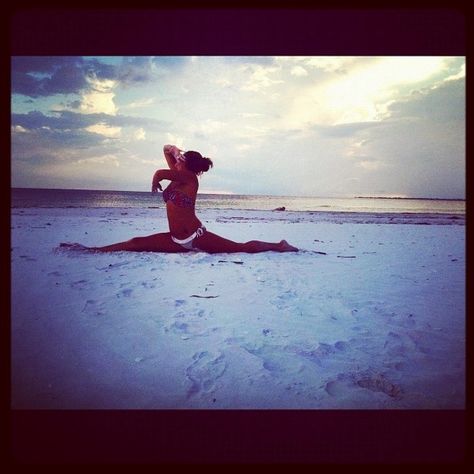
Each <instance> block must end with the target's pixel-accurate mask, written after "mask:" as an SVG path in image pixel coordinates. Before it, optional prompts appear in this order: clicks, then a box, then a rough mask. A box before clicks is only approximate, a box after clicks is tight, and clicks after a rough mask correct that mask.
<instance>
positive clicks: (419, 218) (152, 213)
mask: <svg viewBox="0 0 474 474" xmlns="http://www.w3.org/2000/svg"><path fill="white" fill-rule="evenodd" d="M33 212H37V213H38V214H47V213H48V212H50V213H51V214H53V215H71V216H75V217H81V216H83V215H85V214H88V213H90V214H91V215H96V214H97V215H98V214H101V213H104V212H105V213H107V214H118V215H136V216H141V217H142V216H144V215H147V216H149V217H150V218H156V217H165V216H166V209H165V208H164V207H163V206H148V207H143V208H140V207H79V206H76V207H72V206H71V207H12V208H11V216H15V215H27V214H31V213H33ZM242 213H244V214H245V216H240V217H239V216H238V215H237V214H242ZM196 214H197V216H198V218H200V216H204V217H203V218H206V216H209V217H212V218H214V219H220V220H221V221H222V222H224V221H232V220H234V221H236V222H237V221H262V222H263V221H267V222H273V221H275V222H289V223H298V222H315V223H316V222H333V223H341V224H343V223H354V224H413V225H461V226H465V224H466V215H465V214H455V213H433V212H432V213H426V212H369V211H367V212H353V211H291V210H285V211H277V210H256V209H235V208H229V209H216V208H214V209H212V208H205V209H200V208H199V207H196Z"/></svg>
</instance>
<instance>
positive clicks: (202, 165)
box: [183, 151, 213, 175]
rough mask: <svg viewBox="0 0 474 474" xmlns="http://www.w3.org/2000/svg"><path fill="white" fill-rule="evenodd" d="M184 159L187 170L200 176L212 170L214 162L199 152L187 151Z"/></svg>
mask: <svg viewBox="0 0 474 474" xmlns="http://www.w3.org/2000/svg"><path fill="white" fill-rule="evenodd" d="M183 154H184V157H185V158H186V162H185V163H186V168H188V170H190V171H192V172H193V173H196V174H197V175H200V174H202V173H204V172H206V171H208V170H209V168H212V166H213V165H212V161H211V160H210V159H209V158H205V157H203V156H202V155H201V153H199V152H197V151H186V152H185V153H183Z"/></svg>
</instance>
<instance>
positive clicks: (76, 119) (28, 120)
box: [11, 110, 167, 130]
mask: <svg viewBox="0 0 474 474" xmlns="http://www.w3.org/2000/svg"><path fill="white" fill-rule="evenodd" d="M11 122H12V125H13V126H15V125H20V126H22V127H23V128H25V129H39V128H41V127H49V128H51V129H56V130H66V129H82V128H87V127H90V126H93V125H97V124H99V123H102V124H104V125H105V126H109V127H131V126H141V127H153V128H154V129H155V130H157V129H158V130H160V129H164V127H165V126H167V122H165V121H162V120H157V119H152V118H145V117H132V116H127V115H120V114H117V115H108V114H104V113H91V114H80V113H76V112H70V111H66V110H62V111H58V112H56V113H55V115H54V116H52V115H45V114H43V113H42V112H39V111H31V112H28V113H27V114H15V113H14V114H12V116H11Z"/></svg>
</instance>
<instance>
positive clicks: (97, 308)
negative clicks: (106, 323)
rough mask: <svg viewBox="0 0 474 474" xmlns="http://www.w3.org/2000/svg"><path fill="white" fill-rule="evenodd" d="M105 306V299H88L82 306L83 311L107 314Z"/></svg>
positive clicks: (91, 313)
mask: <svg viewBox="0 0 474 474" xmlns="http://www.w3.org/2000/svg"><path fill="white" fill-rule="evenodd" d="M104 307H105V303H104V302H103V301H102V302H101V301H97V300H87V301H86V303H85V305H84V307H83V308H82V312H83V313H86V314H89V315H91V316H102V315H103V314H105V310H104Z"/></svg>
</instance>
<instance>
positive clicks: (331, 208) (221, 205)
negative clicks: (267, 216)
mask: <svg viewBox="0 0 474 474" xmlns="http://www.w3.org/2000/svg"><path fill="white" fill-rule="evenodd" d="M11 207H12V208H31V207H40V208H41V207H43V208H102V207H115V208H116V207H120V208H161V207H163V208H164V207H165V204H164V202H163V199H162V197H161V193H159V194H152V193H151V192H135V191H96V190H76V189H33V188H12V190H11ZM279 207H285V209H286V210H288V211H313V212H356V213H395V214H398V213H419V214H451V215H464V214H465V212H466V203H465V201H464V200H442V199H399V198H321V197H302V196H252V195H236V194H231V195H229V194H198V199H197V201H196V209H197V210H199V209H237V210H265V211H268V210H273V209H276V208H279Z"/></svg>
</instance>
